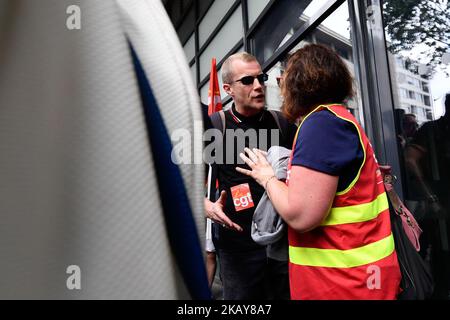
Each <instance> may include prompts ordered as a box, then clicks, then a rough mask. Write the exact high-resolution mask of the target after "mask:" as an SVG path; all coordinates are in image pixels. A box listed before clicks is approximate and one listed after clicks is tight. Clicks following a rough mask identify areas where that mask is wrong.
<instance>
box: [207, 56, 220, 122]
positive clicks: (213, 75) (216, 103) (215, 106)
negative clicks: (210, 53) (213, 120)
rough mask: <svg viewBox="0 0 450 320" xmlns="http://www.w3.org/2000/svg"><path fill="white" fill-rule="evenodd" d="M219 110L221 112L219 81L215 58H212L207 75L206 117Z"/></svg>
mask: <svg viewBox="0 0 450 320" xmlns="http://www.w3.org/2000/svg"><path fill="white" fill-rule="evenodd" d="M220 110H222V99H221V98H220V88H219V79H218V78H217V68H216V58H213V59H212V61H211V72H210V74H209V91H208V115H212V114H213V113H214V112H217V111H220Z"/></svg>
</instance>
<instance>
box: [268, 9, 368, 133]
mask: <svg viewBox="0 0 450 320" xmlns="http://www.w3.org/2000/svg"><path fill="white" fill-rule="evenodd" d="M320 4H323V2H320ZM318 9H320V5H319V2H315V1H313V2H310V4H309V6H308V7H307V9H306V10H305V12H307V13H309V14H312V13H314V12H315V11H317V10H318ZM306 19H307V17H306V16H305V15H304V14H303V15H302V16H301V17H300V19H299V20H300V24H301V23H302V22H303V23H304V22H305V21H306ZM294 32H295V30H294V29H291V30H290V31H289V32H288V33H287V34H286V35H285V38H284V39H283V40H282V41H281V43H280V44H279V46H282V45H283V43H284V42H286V41H287V40H288V39H289V38H290V37H292V35H293V34H294ZM308 43H321V44H324V45H327V46H329V47H331V48H333V49H334V50H335V51H336V52H337V53H338V54H339V55H340V56H341V58H343V60H344V61H345V63H346V64H347V66H348V68H349V70H350V72H351V73H352V75H353V77H355V67H354V63H353V48H352V42H351V38H350V22H349V11H348V5H347V2H344V3H343V4H342V5H341V6H340V7H339V8H338V9H337V10H336V11H334V12H333V13H332V14H331V15H330V16H329V17H328V18H327V19H325V20H324V21H323V23H322V24H321V25H319V26H318V27H317V28H316V29H315V30H314V32H312V33H311V34H309V35H308V36H307V37H306V38H305V39H304V40H303V41H301V42H300V43H298V44H297V45H296V46H295V47H294V49H292V50H291V53H293V52H295V51H297V50H298V49H300V48H302V47H303V46H305V45H306V44H308ZM276 49H278V48H276ZM276 49H275V50H276ZM286 63H287V61H286V60H285V61H281V62H279V63H278V64H276V65H275V66H274V67H273V68H272V69H271V70H269V71H268V74H269V82H268V84H267V94H266V101H267V105H268V107H269V108H270V109H277V110H278V109H280V107H281V104H282V99H281V97H280V90H279V88H278V85H277V81H276V79H277V77H279V76H281V75H282V73H283V71H284V69H285V67H286ZM354 85H355V93H356V94H355V96H354V98H353V99H351V100H349V101H347V102H346V104H347V107H348V108H349V109H350V111H351V113H352V114H353V115H354V116H355V117H356V119H358V121H359V122H360V123H361V124H362V125H363V121H362V120H363V119H362V102H361V99H360V94H359V89H358V86H357V83H356V82H355V83H354Z"/></svg>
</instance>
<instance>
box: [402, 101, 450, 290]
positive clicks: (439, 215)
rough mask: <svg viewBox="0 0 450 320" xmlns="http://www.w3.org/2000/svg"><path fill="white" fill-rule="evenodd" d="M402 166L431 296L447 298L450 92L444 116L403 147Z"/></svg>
mask: <svg viewBox="0 0 450 320" xmlns="http://www.w3.org/2000/svg"><path fill="white" fill-rule="evenodd" d="M405 164H406V169H407V172H408V173H409V175H410V177H411V180H412V182H413V184H412V185H413V186H415V189H414V193H415V194H416V198H417V200H418V201H417V206H416V208H412V211H413V212H414V214H415V215H416V216H417V217H418V219H419V223H420V224H421V226H422V229H424V234H423V236H422V237H421V242H422V244H421V247H422V254H423V255H424V256H425V257H426V258H427V259H428V260H430V262H431V265H432V268H433V271H434V272H433V273H434V275H435V278H436V279H435V280H436V281H435V282H436V289H435V295H436V297H439V298H450V277H449V275H448V273H449V271H448V270H449V268H450V252H449V234H450V233H449V232H450V229H449V221H448V218H449V200H450V93H449V94H447V95H446V97H445V114H444V115H443V116H442V117H440V118H439V119H437V120H433V121H429V122H427V123H425V124H423V125H422V127H420V129H419V130H418V131H417V134H416V135H415V136H414V138H413V139H412V140H411V142H410V143H409V144H408V145H407V147H406V149H405Z"/></svg>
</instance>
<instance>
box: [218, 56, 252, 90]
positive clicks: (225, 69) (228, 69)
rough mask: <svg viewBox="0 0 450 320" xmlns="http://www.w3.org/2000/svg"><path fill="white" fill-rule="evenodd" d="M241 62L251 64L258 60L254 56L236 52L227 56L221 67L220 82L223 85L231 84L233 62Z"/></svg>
mask: <svg viewBox="0 0 450 320" xmlns="http://www.w3.org/2000/svg"><path fill="white" fill-rule="evenodd" d="M234 60H241V61H244V62H253V61H256V62H258V60H257V59H256V57H255V56H253V55H251V54H250V53H248V52H238V53H235V54H232V55H231V56H229V57H228V58H227V59H226V60H225V62H224V63H223V65H222V81H223V83H227V84H231V83H232V82H233V68H232V65H233V61H234Z"/></svg>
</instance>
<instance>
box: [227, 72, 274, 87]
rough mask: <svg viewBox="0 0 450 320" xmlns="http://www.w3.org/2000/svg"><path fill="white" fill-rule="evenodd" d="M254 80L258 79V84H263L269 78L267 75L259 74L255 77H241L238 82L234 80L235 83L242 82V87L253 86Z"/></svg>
mask: <svg viewBox="0 0 450 320" xmlns="http://www.w3.org/2000/svg"><path fill="white" fill-rule="evenodd" d="M255 78H256V79H258V81H259V83H260V84H264V82H266V81H267V79H269V76H268V75H267V73H261V74H258V75H257V76H256V77H254V76H245V77H242V78H240V79H239V80H236V81H235V82H238V81H240V82H242V84H243V85H244V86H248V85H250V84H253V82H254V81H255Z"/></svg>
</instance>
